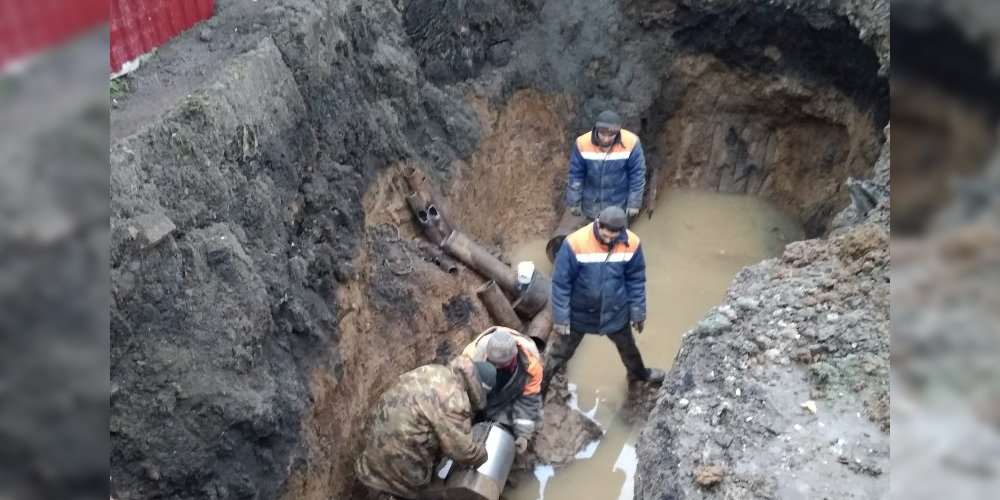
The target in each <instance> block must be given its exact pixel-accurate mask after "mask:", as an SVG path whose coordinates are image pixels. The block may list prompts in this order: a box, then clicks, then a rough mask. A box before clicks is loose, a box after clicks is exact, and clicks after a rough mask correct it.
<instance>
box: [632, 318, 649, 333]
mask: <svg viewBox="0 0 1000 500" xmlns="http://www.w3.org/2000/svg"><path fill="white" fill-rule="evenodd" d="M645 327H646V322H645V321H633V322H632V328H634V329H635V333H642V329H643V328H645Z"/></svg>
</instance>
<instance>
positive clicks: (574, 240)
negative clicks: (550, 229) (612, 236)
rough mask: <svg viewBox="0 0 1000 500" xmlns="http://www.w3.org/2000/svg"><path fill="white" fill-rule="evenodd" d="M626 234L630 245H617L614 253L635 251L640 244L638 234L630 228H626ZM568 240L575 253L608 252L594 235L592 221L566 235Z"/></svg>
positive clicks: (613, 250)
mask: <svg viewBox="0 0 1000 500" xmlns="http://www.w3.org/2000/svg"><path fill="white" fill-rule="evenodd" d="M625 235H626V236H627V237H628V240H627V241H628V245H615V248H613V249H612V250H611V253H612V254H615V253H628V252H634V251H635V249H636V247H638V246H639V236H638V235H636V234H635V233H633V232H632V231H630V230H628V229H626V230H625ZM566 241H568V242H569V247H570V248H571V249H572V250H573V254H575V255H585V254H595V253H602V254H607V253H608V250H607V247H605V246H604V245H603V244H601V242H600V241H598V240H597V237H595V236H594V230H593V224H592V223H591V224H587V225H586V226H584V227H581V228H580V229H577V230H576V231H575V232H573V234H570V235H569V236H567V237H566Z"/></svg>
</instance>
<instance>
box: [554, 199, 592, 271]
mask: <svg viewBox="0 0 1000 500" xmlns="http://www.w3.org/2000/svg"><path fill="white" fill-rule="evenodd" d="M586 224H587V218H586V217H583V216H582V215H573V214H571V213H570V212H569V210H567V211H565V212H563V215H562V219H559V225H558V226H556V229H555V231H552V236H550V237H549V242H548V243H546V244H545V254H546V255H548V256H549V262H552V263H555V261H556V254H558V253H559V248H560V247H562V244H563V240H565V239H566V237H567V236H569V235H570V234H571V233H572V232H573V231H576V230H577V229H580V228H581V227H583V226H585V225H586Z"/></svg>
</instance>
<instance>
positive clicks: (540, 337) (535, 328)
mask: <svg viewBox="0 0 1000 500" xmlns="http://www.w3.org/2000/svg"><path fill="white" fill-rule="evenodd" d="M551 333H552V308H551V307H549V303H548V302H547V301H546V303H545V307H543V308H542V310H541V311H538V314H536V315H535V317H534V318H531V321H530V322H528V330H527V331H526V332H525V334H526V335H527V336H529V337H531V339H532V340H534V341H535V345H536V346H538V352H545V346H546V345H548V343H549V335H550V334H551Z"/></svg>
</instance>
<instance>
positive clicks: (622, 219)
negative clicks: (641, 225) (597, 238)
mask: <svg viewBox="0 0 1000 500" xmlns="http://www.w3.org/2000/svg"><path fill="white" fill-rule="evenodd" d="M597 222H599V223H600V224H601V225H603V226H605V227H607V228H608V229H611V230H613V231H621V230H622V229H624V228H625V224H627V223H628V217H626V216H625V211H624V210H622V207H616V206H610V207H607V208H605V209H604V210H601V213H599V214H598V215H597Z"/></svg>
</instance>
